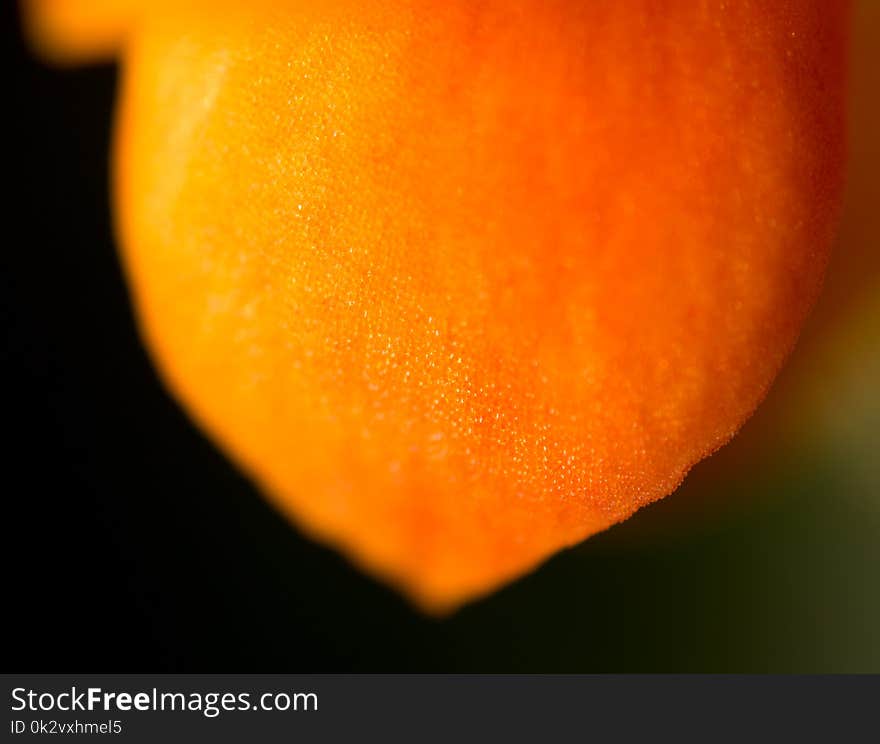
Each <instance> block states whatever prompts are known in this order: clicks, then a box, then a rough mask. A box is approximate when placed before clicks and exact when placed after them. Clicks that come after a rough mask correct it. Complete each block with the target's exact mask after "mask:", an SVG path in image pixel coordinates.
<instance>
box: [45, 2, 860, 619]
mask: <svg viewBox="0 0 880 744" xmlns="http://www.w3.org/2000/svg"><path fill="white" fill-rule="evenodd" d="M44 4H46V5H51V3H44ZM57 4H58V5H61V4H62V3H61V2H60V0H59V2H58V3H57ZM38 5H40V4H39V3H38ZM68 5H70V6H73V5H76V6H78V7H79V6H81V7H82V8H86V9H92V8H93V7H94V8H97V7H98V6H99V5H106V6H107V7H110V6H113V8H114V10H122V9H125V7H126V6H127V5H128V4H126V3H123V2H119V3H104V4H101V3H97V2H93V3H89V2H86V1H85V0H82V2H79V3H77V2H73V3H68ZM141 5H143V4H142V3H141ZM208 7H210V11H209V10H208ZM151 8H152V10H151V12H150V13H144V12H140V13H138V14H134V15H137V22H136V23H134V22H133V21H132V19H133V18H134V15H132V14H129V15H126V14H125V13H121V14H120V13H116V14H114V13H109V14H107V15H106V16H102V19H103V20H104V21H106V20H107V19H108V18H111V17H112V18H113V20H114V22H117V23H119V22H121V19H125V20H126V22H127V23H128V25H127V26H126V31H125V33H124V34H117V35H116V36H115V37H114V38H115V39H117V40H121V39H123V38H124V40H125V43H124V44H123V43H122V42H121V41H118V43H119V46H120V47H121V50H122V58H123V69H124V76H123V91H122V101H121V109H120V117H119V127H118V134H117V141H116V149H117V152H116V166H117V171H116V175H117V194H116V197H117V208H118V222H119V227H120V234H121V238H122V247H123V254H124V260H125V263H126V267H127V270H128V274H129V277H130V280H131V284H132V287H133V289H134V295H135V300H136V304H137V307H138V309H139V314H140V318H141V322H142V327H143V330H144V333H145V335H146V337H147V339H148V342H149V346H150V348H151V349H152V350H153V352H154V354H155V358H156V359H157V362H158V364H159V366H160V368H161V370H162V371H163V373H164V375H165V377H166V379H167V381H168V382H169V384H170V386H171V387H172V389H173V390H174V391H175V392H176V393H177V394H178V395H179V397H180V399H181V400H182V401H183V402H184V403H185V404H186V405H187V406H188V408H189V409H190V410H191V411H192V412H193V413H194V415H195V416H196V417H197V419H198V420H199V421H200V422H201V423H202V425H203V426H204V427H205V428H206V429H207V430H208V431H209V432H210V433H211V434H212V435H213V436H214V437H215V439H216V440H217V441H219V442H220V443H221V444H222V446H223V447H224V448H225V449H226V451H227V452H228V453H230V454H231V455H232V456H233V457H234V458H235V459H236V460H237V461H239V462H240V463H241V464H242V465H243V466H244V468H245V469H246V470H247V471H248V472H249V473H250V474H251V475H252V476H253V477H254V478H255V479H256V480H257V481H258V482H259V483H261V484H262V485H263V486H264V487H265V489H266V491H267V493H269V494H270V495H271V497H272V498H273V499H274V501H275V502H276V503H277V504H278V505H279V506H280V507H281V508H282V509H283V510H285V511H286V512H288V513H289V514H290V515H291V516H292V517H293V518H294V519H295V520H296V521H297V522H298V523H299V524H301V525H303V526H304V527H305V528H307V529H308V530H310V531H311V532H312V533H314V534H316V535H318V536H320V537H322V538H325V539H328V540H330V541H332V542H333V543H335V544H337V545H339V546H340V547H342V548H343V549H344V550H345V551H346V552H347V553H348V554H349V555H351V556H353V557H354V558H355V559H356V560H357V561H358V562H359V563H361V564H363V565H365V566H367V567H369V568H370V569H372V570H374V571H376V572H377V573H379V574H381V575H382V576H384V577H386V578H388V579H390V580H392V581H393V582H394V583H396V584H397V585H399V586H401V587H402V588H403V589H405V590H406V591H407V592H408V593H409V594H410V595H411V596H413V597H414V598H415V599H417V600H418V601H420V602H421V603H422V604H424V605H425V606H428V607H432V608H443V607H448V606H452V605H455V604H457V603H459V602H461V601H463V600H465V599H467V598H470V597H472V596H475V595H477V594H479V593H482V592H485V591H488V590H490V589H491V588H493V587H495V586H497V585H498V584H499V583H500V582H502V581H505V580H508V579H510V578H512V577H514V576H516V575H517V574H519V573H521V572H523V571H525V570H528V569H529V568H530V567H532V566H534V565H535V564H536V563H537V562H539V561H540V560H542V559H544V558H545V557H547V556H548V555H550V554H551V553H552V552H553V551H555V550H558V549H559V548H561V547H563V546H566V545H570V544H572V543H575V542H577V541H579V540H582V539H583V538H585V537H587V536H588V535H590V534H592V533H594V532H596V531H598V530H601V529H604V528H606V527H607V526H609V525H611V524H613V523H615V522H617V521H619V520H621V519H624V518H626V517H627V516H629V515H630V514H631V513H632V512H633V511H635V510H636V509H637V508H639V507H640V506H642V505H644V504H646V503H648V502H650V501H652V500H655V499H657V498H660V497H662V496H664V495H666V494H668V493H670V492H671V491H672V490H673V489H674V488H675V487H676V485H677V484H678V483H679V482H680V480H681V479H682V478H683V477H684V475H685V473H686V472H687V470H688V468H689V467H690V466H692V465H693V464H694V463H695V462H697V461H698V460H700V459H701V458H703V457H705V456H706V455H708V454H710V453H711V452H712V451H713V450H715V449H716V448H718V447H719V446H721V445H722V444H724V442H726V441H727V440H728V439H729V438H730V437H731V436H732V435H733V434H734V432H735V431H736V430H737V428H738V427H739V426H740V425H741V424H742V423H743V421H744V420H745V419H746V418H747V417H748V415H749V414H750V413H751V412H752V411H753V410H754V408H755V407H756V406H757V404H758V403H759V401H760V399H761V398H762V396H763V395H764V394H765V392H766V390H767V388H768V386H769V385H770V383H771V381H772V379H773V377H774V375H775V374H776V372H777V371H778V369H779V367H780V365H781V364H782V362H783V360H784V358H785V356H786V354H787V353H788V352H789V351H790V349H791V348H792V345H793V344H794V342H795V339H796V337H797V334H798V332H799V330H800V327H801V324H802V323H803V320H804V318H805V316H806V313H807V312H808V310H809V307H810V306H811V304H812V302H813V301H814V299H815V297H816V296H817V293H818V290H819V286H820V283H821V278H822V274H823V271H824V267H825V263H826V259H827V250H828V246H829V244H830V241H831V236H832V232H833V227H834V221H835V216H836V212H837V205H838V201H839V192H840V186H841V180H842V179H841V167H842V161H843V152H842V149H843V144H842V143H843V97H844V91H843V76H844V47H845V33H844V29H845V20H846V19H845V3H828V2H819V1H818V0H815V1H807V0H801V1H799V2H794V1H790V2H787V1H780V2H775V3H766V2H758V1H757V0H742V1H741V2H737V3H727V2H721V1H720V0H718V1H717V2H710V1H707V2H675V3H659V2H653V1H651V0H638V1H636V0H633V2H626V3H620V2H610V1H607V2H606V1H598V2H591V3H579V2H573V1H563V0H549V1H548V0H543V1H541V2H539V1H538V0H520V1H518V2H509V1H506V2H501V1H500V0H487V1H486V2H482V3H469V2H459V1H451V2H449V1H447V2H442V3H440V2H418V1H416V0H372V1H371V2H356V1H355V0H331V1H330V2H315V3H311V2H293V1H291V2H273V3H269V2H265V1H264V0H258V1H257V2H248V3H238V2H220V3H216V2H215V3H210V4H208V5H206V4H204V3H199V2H180V3H176V4H170V3H169V4H166V3H159V4H156V5H155V6H151ZM83 13H85V15H84V16H80V19H81V20H82V19H87V18H88V17H89V11H88V10H84V11H83ZM75 15H76V14H74V13H73V12H72V11H71V17H74V16H75ZM98 15H100V14H98ZM59 17H60V16H59ZM83 23H84V27H85V25H87V24H85V22H84V21H83ZM74 25H75V24H73V25H71V31H70V33H71V38H74V37H76V39H77V41H76V43H74V42H71V48H72V49H74V50H75V51H77V50H78V52H79V51H81V50H83V49H86V48H88V47H89V45H90V44H91V42H95V43H94V49H104V48H107V46H108V42H107V41H106V40H107V38H108V36H107V35H106V34H105V35H99V33H98V31H97V30H96V31H95V35H94V36H92V37H89V35H88V34H87V33H83V35H81V36H79V37H77V31H76V29H74V28H73V26H74ZM59 27H60V26H59ZM94 28H95V29H99V28H102V27H101V26H100V24H98V25H96V26H94ZM103 28H104V29H105V30H106V28H109V26H106V25H105V26H104V27H103ZM111 36H112V35H111ZM102 40H103V41H102ZM51 49H53V50H54V49H57V45H55V46H52V47H51Z"/></svg>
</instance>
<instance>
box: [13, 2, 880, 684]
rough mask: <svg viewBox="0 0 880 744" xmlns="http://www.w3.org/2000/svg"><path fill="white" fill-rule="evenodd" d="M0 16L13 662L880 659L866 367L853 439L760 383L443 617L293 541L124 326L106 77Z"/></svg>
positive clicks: (226, 665) (681, 666) (472, 663)
mask: <svg viewBox="0 0 880 744" xmlns="http://www.w3.org/2000/svg"><path fill="white" fill-rule="evenodd" d="M2 8H3V9H2V11H0V13H2V24H3V36H4V38H3V46H2V48H3V54H4V59H3V69H4V71H5V72H4V74H6V75H9V76H11V79H10V80H9V82H8V84H7V85H6V86H4V93H3V94H4V96H5V105H4V106H3V111H4V113H3V117H4V119H5V120H6V124H7V125H8V126H9V127H10V131H9V133H7V135H6V137H5V141H4V150H5V158H4V168H3V177H4V180H5V181H6V183H5V186H6V189H5V192H6V195H5V199H6V204H5V207H4V210H3V214H4V220H3V227H4V233H3V248H2V251H0V255H2V259H0V260H2V267H0V292H2V295H0V318H2V333H3V336H2V339H0V340H2V347H0V369H2V375H3V379H2V388H0V389H2V391H3V399H4V403H3V417H2V420H3V428H4V432H5V435H6V444H5V445H4V446H3V447H2V450H0V451H2V453H3V461H2V462H3V468H2V486H0V488H2V493H3V504H4V511H5V516H4V520H3V533H4V546H5V549H6V552H7V553H8V556H7V559H6V561H5V568H6V574H7V580H6V581H5V582H4V602H3V604H4V612H3V614H4V616H5V618H6V619H7V620H9V621H11V629H9V630H8V631H7V639H8V642H7V643H8V650H7V654H6V664H7V666H8V667H9V668H10V670H11V671H21V672H24V671H29V672H31V671H50V670H51V671H59V670H74V671H100V672H108V671H199V672H207V671H227V672H243V671H250V672H268V671H286V672H294V671H296V672H313V671H360V670H364V671H366V670H369V671H456V670H465V671H467V670H473V671H594V672H601V671H615V672H625V671H844V670H849V671H866V670H873V671H878V670H880V645H878V635H880V634H878V628H880V599H878V590H877V585H878V579H877V577H878V576H880V572H878V568H880V548H878V536H880V498H878V495H877V482H878V481H877V478H876V475H877V469H876V463H875V462H874V460H875V458H876V451H875V449H874V446H873V445H864V446H862V445H860V444H858V443H859V442H865V441H868V442H874V432H875V431H876V425H877V424H878V422H880V417H878V416H877V410H878V406H877V395H876V380H875V381H874V382H873V383H872V385H873V389H874V390H875V393H874V395H873V397H871V396H869V397H867V398H865V396H864V395H861V394H859V395H856V398H855V399H854V401H852V400H851V401H850V403H849V404H851V405H852V407H853V410H858V411H861V412H862V414H860V415H863V419H858V420H857V421H856V425H855V428H854V429H853V430H852V431H850V430H849V429H847V431H846V432H844V433H841V432H840V431H839V430H838V429H834V428H833V426H830V425H829V426H830V428H828V431H827V432H825V434H822V436H819V435H816V436H811V437H804V436H801V435H802V433H803V432H802V431H801V428H803V426H804V425H803V423H802V422H801V423H797V422H792V420H791V419H786V418H785V416H784V414H785V412H786V411H787V410H788V409H790V408H793V407H801V404H800V403H798V404H797V405H795V403H793V402H792V401H791V400H789V399H784V398H780V399H778V400H776V401H775V402H774V399H773V398H772V396H771V401H768V404H767V406H766V409H767V412H766V413H764V412H763V409H762V413H761V414H759V416H757V417H756V418H755V419H754V420H753V421H752V422H751V423H750V424H749V425H748V426H747V427H746V431H744V432H743V434H742V437H741V439H743V443H742V444H740V443H739V440H737V443H735V444H734V445H732V446H731V447H728V448H727V449H726V450H724V451H723V452H722V453H721V454H720V455H719V456H717V457H716V458H713V459H712V460H711V461H710V462H708V463H706V464H704V465H701V466H699V467H698V468H697V469H696V471H695V472H694V473H693V474H692V476H691V477H690V478H689V479H688V481H687V483H686V485H685V487H684V488H683V489H682V492H681V493H679V494H676V495H675V496H674V497H672V498H671V499H667V501H666V502H663V503H661V504H659V505H657V506H655V507H652V508H650V509H647V510H645V511H644V512H642V513H641V514H639V515H637V516H636V517H635V518H634V519H632V520H630V521H629V522H628V523H626V524H624V525H622V526H621V527H618V528H615V529H614V530H612V531H610V532H609V533H606V534H605V535H601V536H599V537H597V538H594V539H593V540H590V541H588V542H587V543H586V544H584V545H583V546H581V547H578V548H576V549H574V550H570V551H567V552H565V553H564V554H561V555H559V556H557V557H556V558H554V559H552V560H551V561H550V562H549V563H548V564H547V565H545V566H544V567H543V568H541V569H540V570H539V571H538V572H536V573H535V574H533V575H531V576H528V577H526V578H523V579H522V580H520V581H518V582H516V583H515V584H513V585H511V586H509V587H507V588H506V589H504V590H502V591H500V592H498V593H497V594H495V595H494V596H492V597H490V598H489V599H486V600H483V601H481V602H477V603H475V604H473V605H471V606H468V607H466V608H464V609H463V610H461V611H460V612H458V613H457V614H455V615H453V616H452V617H450V618H447V619H444V620H438V619H429V618H426V617H424V616H422V615H420V614H419V613H417V612H416V611H414V610H412V609H411V608H410V607H409V606H408V605H407V604H406V603H405V602H404V601H403V600H402V599H400V598H399V597H398V596H397V595H396V594H395V593H393V592H392V591H391V590H389V589H386V588H384V587H383V586H381V585H379V584H377V583H375V582H374V581H372V580H371V579H369V578H367V577H365V576H364V575H362V574H361V573H359V572H357V571H356V570H354V569H352V568H351V567H349V565H348V564H347V563H346V561H345V560H344V559H343V558H341V557H339V556H338V555H337V554H336V553H334V552H332V551H329V550H327V549H324V548H322V547H320V546H317V545H316V544H314V543H312V542H311V541H309V540H308V539H306V538H304V537H302V536H301V535H300V534H299V533H297V532H296V531H295V529H293V528H291V527H290V526H289V524H288V523H287V522H286V521H285V520H284V519H282V518H281V517H280V515H278V514H276V513H275V512H274V511H273V510H272V509H271V508H270V507H269V506H268V505H267V504H266V502H265V501H264V500H263V498H262V497H261V496H260V494H259V493H258V492H257V491H256V490H255V488H254V487H253V486H252V485H251V484H250V483H249V482H247V481H246V480H245V479H244V478H243V477H242V476H241V475H240V474H239V473H238V472H237V471H236V469H235V468H234V467H232V466H231V465H230V463H229V462H228V461H227V460H226V459H225V458H224V457H223V456H222V455H221V454H220V453H219V452H218V451H217V450H216V449H214V447H213V446H212V445H211V444H210V443H209V442H208V441H207V440H206V439H205V438H204V437H203V436H202V435H201V434H200V433H199V432H198V431H197V430H196V429H195V428H194V426H193V425H192V424H191V423H190V421H189V420H188V418H187V417H186V416H185V414H184V413H183V412H182V411H181V409H180V408H179V407H178V406H177V405H176V403H175V402H174V401H172V400H171V399H170V398H169V396H168V395H167V394H166V392H165V391H164V390H163V388H162V387H161V385H160V383H159V381H158V380H157V378H156V375H155V374H154V372H153V370H152V368H151V365H150V362H149V360H148V358H147V356H146V354H145V351H144V349H143V347H142V346H141V343H140V341H139V339H138V335H137V330H136V328H135V324H134V321H133V316H132V312H131V308H130V307H129V300H128V296H127V293H126V288H125V284H124V281H123V277H122V276H121V273H120V267H119V264H118V262H117V257H116V252H115V247H114V240H113V235H112V228H111V222H110V210H109V204H108V202H109V198H108V193H109V184H108V177H107V174H108V140H109V137H110V127H111V112H112V107H113V100H114V84H115V77H116V75H115V70H114V69H113V68H112V67H109V66H106V67H92V68H86V69H75V70H69V69H53V68H50V67H47V66H44V65H43V64H42V63H40V62H39V61H37V60H36V59H35V58H34V57H33V56H32V55H31V54H30V52H29V51H28V50H27V49H26V48H25V46H24V43H23V41H22V39H21V37H20V34H19V30H18V21H17V18H16V13H15V7H14V4H13V3H10V2H4V3H2ZM872 152H873V153H876V151H875V150H872ZM874 162H875V164H876V162H877V161H876V159H875V161H874ZM877 172H880V171H877ZM875 225H876V220H875ZM875 237H876V233H875ZM872 245H875V243H872ZM862 273H864V272H862ZM872 276H876V273H875V274H872ZM872 287H873V285H872ZM832 289H833V288H832ZM871 291H874V290H873V288H872V290H871ZM832 294H833V292H832ZM838 294H850V293H840V292H838ZM834 317H835V318H837V317H839V316H834ZM847 317H849V316H847ZM835 322H837V321H835ZM840 322H841V323H842V322H843V321H840ZM826 325H827V324H826ZM824 327H825V326H823V328H824ZM816 333H817V334H819V332H818V331H817V332H816ZM823 333H824V331H823ZM819 335H821V334H819ZM818 337H819V336H818V335H817V338H818ZM822 338H824V336H823V337H822ZM873 338H874V341H876V335H875V336H874V337H873ZM821 340H822V339H821V338H820V339H819V340H813V341H809V340H808V342H807V349H806V351H804V352H803V354H810V353H813V354H819V353H820V352H819V351H816V349H822V348H825V347H824V346H822V343H820V342H821ZM871 348H874V347H873V346H871ZM811 350H813V351H811ZM799 353H801V352H800V351H799ZM823 358H824V357H823ZM871 358H872V359H874V360H875V359H876V357H871ZM811 359H813V358H812V357H807V358H806V361H801V362H800V365H801V368H804V367H805V366H808V365H809V364H811V363H812V362H811ZM797 364H798V362H797V359H795V360H793V361H792V365H793V366H795V369H798V367H797ZM853 364H854V365H855V367H856V368H858V369H863V368H864V365H865V362H864V360H856V361H855V362H853ZM846 369H849V368H848V367H847V368H846ZM846 369H844V371H843V372H840V371H839V372H838V374H839V375H845V374H848V373H847V372H846ZM786 374H789V375H796V374H797V373H796V372H792V373H789V372H787V373H786ZM798 379H800V378H796V380H798ZM847 379H849V378H847ZM833 383H834V381H833V380H831V383H830V384H829V385H826V386H824V387H823V388H822V389H821V390H822V392H821V394H822V395H824V396H825V398H823V399H822V400H823V401H824V402H823V403H822V404H821V405H822V406H825V407H826V408H827V407H828V406H829V405H830V406H831V407H832V408H834V409H835V410H838V408H839V405H841V404H842V403H841V401H842V400H843V395H844V393H842V392H840V391H839V390H838V388H835V387H834V386H833ZM780 385H783V382H782V381H780ZM802 387H803V386H802ZM847 389H848V388H847ZM835 390H838V392H834V391H835ZM812 395H814V396H815V393H813V394H812ZM835 395H836V396H838V398H840V400H837V399H834V397H833V396H835ZM860 395H861V397H860ZM828 396H832V399H831V402H830V403H829V402H828V399H827V398H828ZM807 399H808V400H809V399H810V398H809V396H808V398H807ZM847 400H849V399H847ZM866 401H867V403H866ZM843 402H846V401H843ZM822 410H825V408H822ZM819 414H821V411H820V412H819ZM819 414H817V415H819ZM780 417H781V418H780ZM780 421H782V422H783V423H779V422H780ZM786 422H788V423H786ZM823 431H824V430H823ZM771 435H772V438H773V439H774V440H778V439H780V438H781V439H782V440H784V442H785V446H783V447H781V448H778V449H776V450H771V451H770V452H769V454H768V449H767V447H766V446H765V445H766V442H767V441H768V437H770V436H771ZM847 436H848V437H850V439H845V437H847ZM853 442H856V444H855V445H854V444H853ZM857 445H858V446H857ZM854 453H855V454H854ZM859 453H862V454H859ZM866 463H868V465H866ZM866 504H867V506H866Z"/></svg>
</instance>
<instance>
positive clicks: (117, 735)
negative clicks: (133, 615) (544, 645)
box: [2, 675, 880, 743]
mask: <svg viewBox="0 0 880 744" xmlns="http://www.w3.org/2000/svg"><path fill="white" fill-rule="evenodd" d="M2 679H3V686H4V695H5V696H6V710H7V711H8V714H7V722H6V724H5V726H4V732H5V733H4V740H8V741H22V742H25V741H30V740H33V739H35V738H38V739H40V740H46V739H49V740H53V739H54V738H56V737H59V738H79V739H83V738H87V739H89V740H95V739H102V738H106V739H107V740H112V741H120V742H122V741H125V742H151V743H155V742H158V741H162V742H177V741H181V742H183V741H185V742H192V741H211V742H241V741H255V742H276V741H277V742H282V741H283V742H291V741H297V740H301V741H308V742H324V741H327V742H332V741H352V740H354V741H357V740H362V739H365V740H367V741H383V742H395V741H405V742H413V741H419V742H422V741H428V742H431V741H437V742H441V741H442V742H446V743H449V742H458V741H480V742H490V741H499V740H502V739H503V740H505V741H541V742H543V741H590V740H602V741H607V740H613V741H630V740H636V739H639V740H642V739H644V738H645V737H650V738H652V739H655V738H656V737H658V736H662V737H663V738H664V739H667V738H669V739H671V738H672V737H674V739H675V740H676V741H680V740H694V741H713V742H714V741H719V740H722V741H723V740H728V739H729V740H737V741H743V740H748V741H754V740H758V741H762V740H770V739H773V740H782V741H786V740H791V739H792V738H793V737H795V736H800V735H808V736H809V737H810V740H828V741H841V740H845V741H853V740H859V739H861V738H865V739H868V740H870V739H871V737H876V734H877V729H876V718H875V713H876V704H877V701H878V700H880V677H878V676H862V677H857V676H826V677H823V676H816V677H761V676H698V675H694V676H659V675H658V676H555V675H540V676H539V675H536V676H506V675H474V676H460V675H363V676H358V675H3V677H2ZM779 737H782V738H781V739H780V738H779ZM817 737H819V738H817ZM874 740H876V739H874Z"/></svg>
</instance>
